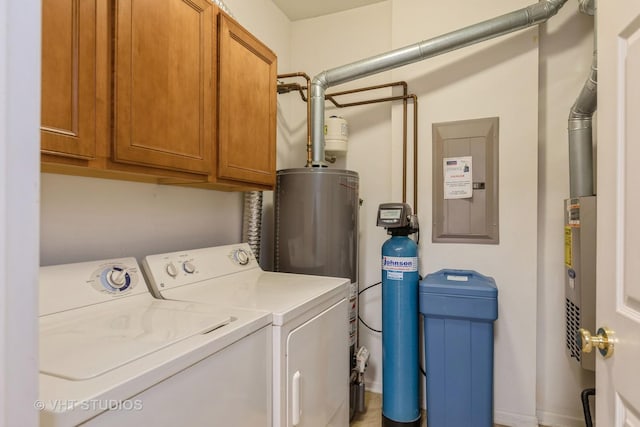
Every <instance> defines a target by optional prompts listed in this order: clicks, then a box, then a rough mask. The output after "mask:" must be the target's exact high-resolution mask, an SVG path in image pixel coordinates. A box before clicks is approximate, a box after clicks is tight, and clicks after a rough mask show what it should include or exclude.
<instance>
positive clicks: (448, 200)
mask: <svg viewBox="0 0 640 427" xmlns="http://www.w3.org/2000/svg"><path fill="white" fill-rule="evenodd" d="M498 136H499V135H498V118H497V117H489V118H483V119H473V120H462V121H455V122H446V123H434V124H433V204H432V206H433V208H432V209H433V232H432V240H433V242H435V243H485V244H487V243H488V244H497V243H499V234H498Z"/></svg>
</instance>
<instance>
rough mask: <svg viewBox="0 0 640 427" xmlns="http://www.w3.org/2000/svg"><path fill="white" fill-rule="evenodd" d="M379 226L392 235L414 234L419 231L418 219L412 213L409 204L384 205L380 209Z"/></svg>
mask: <svg viewBox="0 0 640 427" xmlns="http://www.w3.org/2000/svg"><path fill="white" fill-rule="evenodd" d="M377 225H378V227H384V228H386V229H387V231H388V232H389V233H390V234H394V233H395V232H399V233H402V234H413V233H415V232H417V231H418V218H417V217H416V216H415V215H413V214H412V213H411V206H409V204H407V203H382V204H381V205H380V206H379V207H378V221H377Z"/></svg>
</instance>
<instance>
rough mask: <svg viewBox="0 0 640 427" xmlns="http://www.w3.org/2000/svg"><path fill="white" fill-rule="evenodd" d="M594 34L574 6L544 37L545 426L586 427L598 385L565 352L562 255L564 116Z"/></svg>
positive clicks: (541, 260) (584, 72)
mask: <svg viewBox="0 0 640 427" xmlns="http://www.w3.org/2000/svg"><path fill="white" fill-rule="evenodd" d="M592 29H593V18H592V17H589V16H587V15H584V14H581V13H579V12H578V11H577V7H576V5H575V4H574V3H572V2H569V3H567V5H566V6H565V7H564V8H563V9H562V10H561V11H560V13H558V15H557V16H556V17H555V18H554V19H553V20H551V21H550V22H549V23H548V24H547V25H546V26H544V27H542V28H541V31H540V113H539V118H540V144H539V147H538V159H539V175H538V186H539V187H538V201H539V205H538V228H539V230H538V316H537V324H538V343H539V344H538V349H537V377H538V381H537V384H538V386H537V402H538V403H537V406H538V418H539V419H540V422H541V423H543V424H545V425H562V426H575V427H579V426H584V418H583V417H582V406H581V404H580V397H579V396H580V392H581V390H583V389H585V388H588V387H593V386H594V382H595V380H594V375H593V373H591V372H588V371H585V370H582V369H581V368H579V367H578V366H577V365H576V363H575V362H573V361H571V360H570V359H569V358H568V357H567V356H566V355H565V354H564V348H565V329H564V324H565V323H564V252H563V251H564V236H563V225H564V223H563V221H564V218H563V200H564V199H565V198H567V197H568V196H569V172H568V162H569V161H568V142H567V118H568V116H569V109H570V108H571V105H572V104H573V102H574V101H575V99H576V98H577V96H578V93H579V92H580V89H581V88H582V85H583V83H584V81H585V80H586V78H587V76H588V74H589V71H590V66H591V58H592V53H593V35H592ZM596 122H597V118H596V120H594V124H596ZM594 135H595V133H594Z"/></svg>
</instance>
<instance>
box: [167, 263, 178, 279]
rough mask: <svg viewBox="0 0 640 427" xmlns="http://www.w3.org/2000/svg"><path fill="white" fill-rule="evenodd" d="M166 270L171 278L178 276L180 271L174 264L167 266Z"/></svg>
mask: <svg viewBox="0 0 640 427" xmlns="http://www.w3.org/2000/svg"><path fill="white" fill-rule="evenodd" d="M165 270H166V271H167V274H168V275H169V276H171V277H176V276H177V275H178V269H177V268H176V265H175V264H174V263H172V262H170V263H169V264H167V266H166V267H165Z"/></svg>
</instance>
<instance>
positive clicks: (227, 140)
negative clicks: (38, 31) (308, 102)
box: [41, 0, 277, 191]
mask: <svg viewBox="0 0 640 427" xmlns="http://www.w3.org/2000/svg"><path fill="white" fill-rule="evenodd" d="M42 37H43V64H42V68H43V71H42V132H41V134H42V143H41V147H42V165H43V171H45V172H59V173H67V174H74V175H83V176H99V177H105V178H116V179H126V180H136V181H147V182H160V183H168V184H187V185H194V186H198V187H205V188H212V189H224V190H243V191H244V190H249V189H271V188H273V186H274V184H275V153H276V150H275V140H276V135H275V132H276V130H275V128H276V94H277V93H276V56H275V54H274V53H273V52H272V51H270V50H269V49H268V48H267V47H266V46H264V45H263V44H262V43H260V42H259V41H258V40H257V39H256V38H255V37H253V36H252V35H251V34H250V33H248V32H247V31H246V30H244V29H243V28H242V27H241V26H239V25H238V24H237V23H235V21H233V20H232V19H231V18H229V17H228V16H226V15H224V13H222V12H220V11H219V10H218V8H217V7H216V6H215V5H213V4H212V3H211V2H209V1H208V0H135V1H133V0H118V1H109V2H103V1H97V0H86V1H84V0H83V1H80V0H43V34H42Z"/></svg>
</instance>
